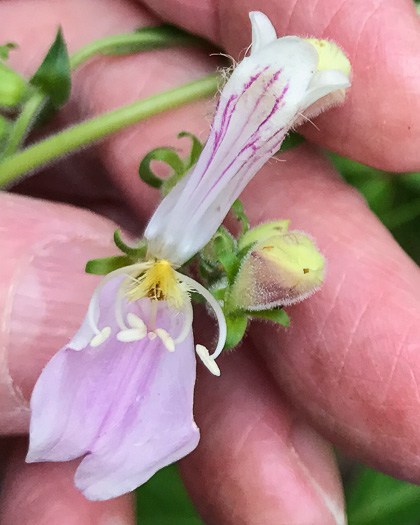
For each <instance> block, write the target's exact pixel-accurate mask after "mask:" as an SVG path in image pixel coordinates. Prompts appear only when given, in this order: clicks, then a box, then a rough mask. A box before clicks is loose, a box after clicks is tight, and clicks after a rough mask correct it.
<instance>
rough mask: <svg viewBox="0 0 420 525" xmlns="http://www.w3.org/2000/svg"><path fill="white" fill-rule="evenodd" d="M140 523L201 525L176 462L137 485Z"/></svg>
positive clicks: (150, 524) (202, 524)
mask: <svg viewBox="0 0 420 525" xmlns="http://www.w3.org/2000/svg"><path fill="white" fill-rule="evenodd" d="M136 495H137V518H138V523H141V525H204V522H203V521H201V519H200V517H199V515H198V514H197V511H196V510H195V508H194V505H193V504H192V502H191V500H190V498H189V496H188V494H187V492H186V490H185V488H184V485H183V483H182V480H181V477H180V475H179V473H178V469H177V466H176V465H170V466H169V467H165V468H164V469H162V470H160V471H159V472H157V473H156V474H155V475H154V476H153V477H152V478H151V479H150V480H149V481H148V482H147V483H145V484H144V485H143V486H142V487H140V488H139V489H137V491H136Z"/></svg>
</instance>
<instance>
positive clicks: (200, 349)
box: [195, 345, 220, 376]
mask: <svg viewBox="0 0 420 525" xmlns="http://www.w3.org/2000/svg"><path fill="white" fill-rule="evenodd" d="M195 351H196V352H197V355H198V357H199V358H200V359H201V361H202V362H203V364H204V366H205V367H206V368H207V370H209V371H210V372H211V373H212V374H213V375H215V376H220V369H219V367H218V366H217V363H216V361H215V360H214V358H213V357H211V355H210V354H209V351H208V350H207V348H206V347H205V346H203V345H196V346H195Z"/></svg>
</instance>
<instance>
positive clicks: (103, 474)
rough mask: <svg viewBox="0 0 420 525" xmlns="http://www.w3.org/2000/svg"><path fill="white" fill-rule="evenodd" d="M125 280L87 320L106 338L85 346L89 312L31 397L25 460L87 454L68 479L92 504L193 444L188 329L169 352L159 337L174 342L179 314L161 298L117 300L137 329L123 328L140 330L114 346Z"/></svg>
mask: <svg viewBox="0 0 420 525" xmlns="http://www.w3.org/2000/svg"><path fill="white" fill-rule="evenodd" d="M122 279H123V276H121V275H117V276H115V277H114V278H113V279H111V280H110V281H109V282H108V283H107V284H106V285H105V286H104V287H103V289H102V290H101V292H100V297H99V298H96V299H95V300H96V301H98V302H97V304H96V305H95V307H94V312H93V316H94V318H95V321H94V322H95V324H96V325H97V326H98V327H100V328H101V327H103V326H105V327H108V328H109V331H110V335H109V337H107V338H106V339H105V340H104V341H102V343H101V344H99V345H95V344H94V345H91V342H92V340H94V337H95V330H94V329H93V327H92V322H91V320H90V319H89V316H88V317H87V318H86V319H85V321H84V323H83V326H82V327H81V329H80V330H79V332H78V333H77V334H76V336H75V337H74V339H73V340H72V341H70V343H69V344H68V345H66V346H65V347H64V348H62V349H61V350H60V351H59V352H58V353H57V354H56V355H55V356H54V357H53V358H52V359H51V361H50V362H49V363H48V364H47V366H46V367H45V368H44V370H43V372H42V374H41V376H40V378H39V379H38V381H37V383H36V386H35V389H34V392H33V395H32V399H31V409H32V419H31V425H30V448H29V452H28V456H27V461H28V462H36V461H68V460H71V459H74V458H78V457H81V456H84V458H83V460H82V462H81V463H80V465H79V467H78V469H77V472H76V476H75V483H76V486H77V487H78V488H79V489H80V490H81V491H82V492H83V494H84V495H85V496H86V497H87V498H88V499H92V500H104V499H109V498H113V497H116V496H119V495H121V494H123V493H125V492H128V491H131V490H133V489H135V488H136V487H138V486H139V485H141V484H142V483H144V482H145V481H147V480H148V479H149V478H150V477H151V476H152V475H153V474H154V473H155V472H157V471H158V470H159V469H161V468H162V467H164V466H166V465H168V464H170V463H173V462H174V461H177V460H178V459H180V458H182V457H184V456H185V455H187V454H188V453H190V452H191V451H192V450H194V448H195V447H196V446H197V444H198V441H199V431H198V428H197V426H196V424H195V423H194V420H193V414H192V407H193V391H194V383H195V368H196V362H195V351H194V343H193V335H192V331H191V329H190V330H189V331H188V333H187V335H186V336H185V337H183V340H182V341H181V342H179V343H177V344H176V345H175V348H171V347H170V348H168V344H165V339H166V343H167V341H168V338H169V339H170V340H171V341H172V342H174V341H176V340H177V338H178V336H179V335H180V333H181V332H182V331H183V327H184V319H183V314H182V313H180V312H179V311H175V310H173V309H172V308H171V307H169V306H168V304H167V303H166V302H165V301H160V302H159V303H158V304H153V303H152V301H150V300H148V299H143V300H140V301H135V302H129V301H128V300H127V299H124V300H123V306H122V315H123V317H124V318H125V321H124V322H125V323H127V321H128V320H130V322H131V325H134V327H132V328H130V327H126V330H130V329H133V330H134V329H135V328H136V320H137V328H138V329H143V327H142V324H141V323H143V324H144V327H145V330H146V333H145V334H144V335H143V337H141V333H139V332H138V333H137V336H136V337H133V338H132V340H131V341H130V340H129V339H128V340H127V341H124V342H123V341H121V340H119V338H118V334H120V333H121V332H123V330H121V327H120V326H119V324H118V323H119V322H120V321H121V319H119V320H118V319H117V318H116V316H115V304H116V303H117V302H118V299H117V294H118V290H119V289H120V286H121V281H122ZM151 308H153V309H154V310H155V311H151ZM140 321H141V322H140Z"/></svg>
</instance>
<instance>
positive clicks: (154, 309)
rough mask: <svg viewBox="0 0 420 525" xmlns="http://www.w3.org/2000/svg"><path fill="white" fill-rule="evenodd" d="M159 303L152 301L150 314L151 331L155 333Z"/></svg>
mask: <svg viewBox="0 0 420 525" xmlns="http://www.w3.org/2000/svg"><path fill="white" fill-rule="evenodd" d="M158 306H159V303H158V301H157V300H156V299H150V312H149V330H150V331H151V332H153V331H154V329H155V326H156V315H157V311H158Z"/></svg>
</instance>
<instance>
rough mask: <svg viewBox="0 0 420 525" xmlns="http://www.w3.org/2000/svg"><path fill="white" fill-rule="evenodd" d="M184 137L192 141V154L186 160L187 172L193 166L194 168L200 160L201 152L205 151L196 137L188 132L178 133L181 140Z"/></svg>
mask: <svg viewBox="0 0 420 525" xmlns="http://www.w3.org/2000/svg"><path fill="white" fill-rule="evenodd" d="M183 137H189V138H190V139H191V150H190V153H189V155H188V157H186V158H185V159H184V164H185V168H186V170H189V169H190V168H191V167H192V166H194V164H195V163H196V162H197V160H198V157H199V156H200V155H201V152H202V151H203V144H201V142H200V141H199V140H198V138H197V137H196V136H195V135H193V134H192V133H189V132H188V131H181V133H178V138H179V139H181V138H183Z"/></svg>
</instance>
